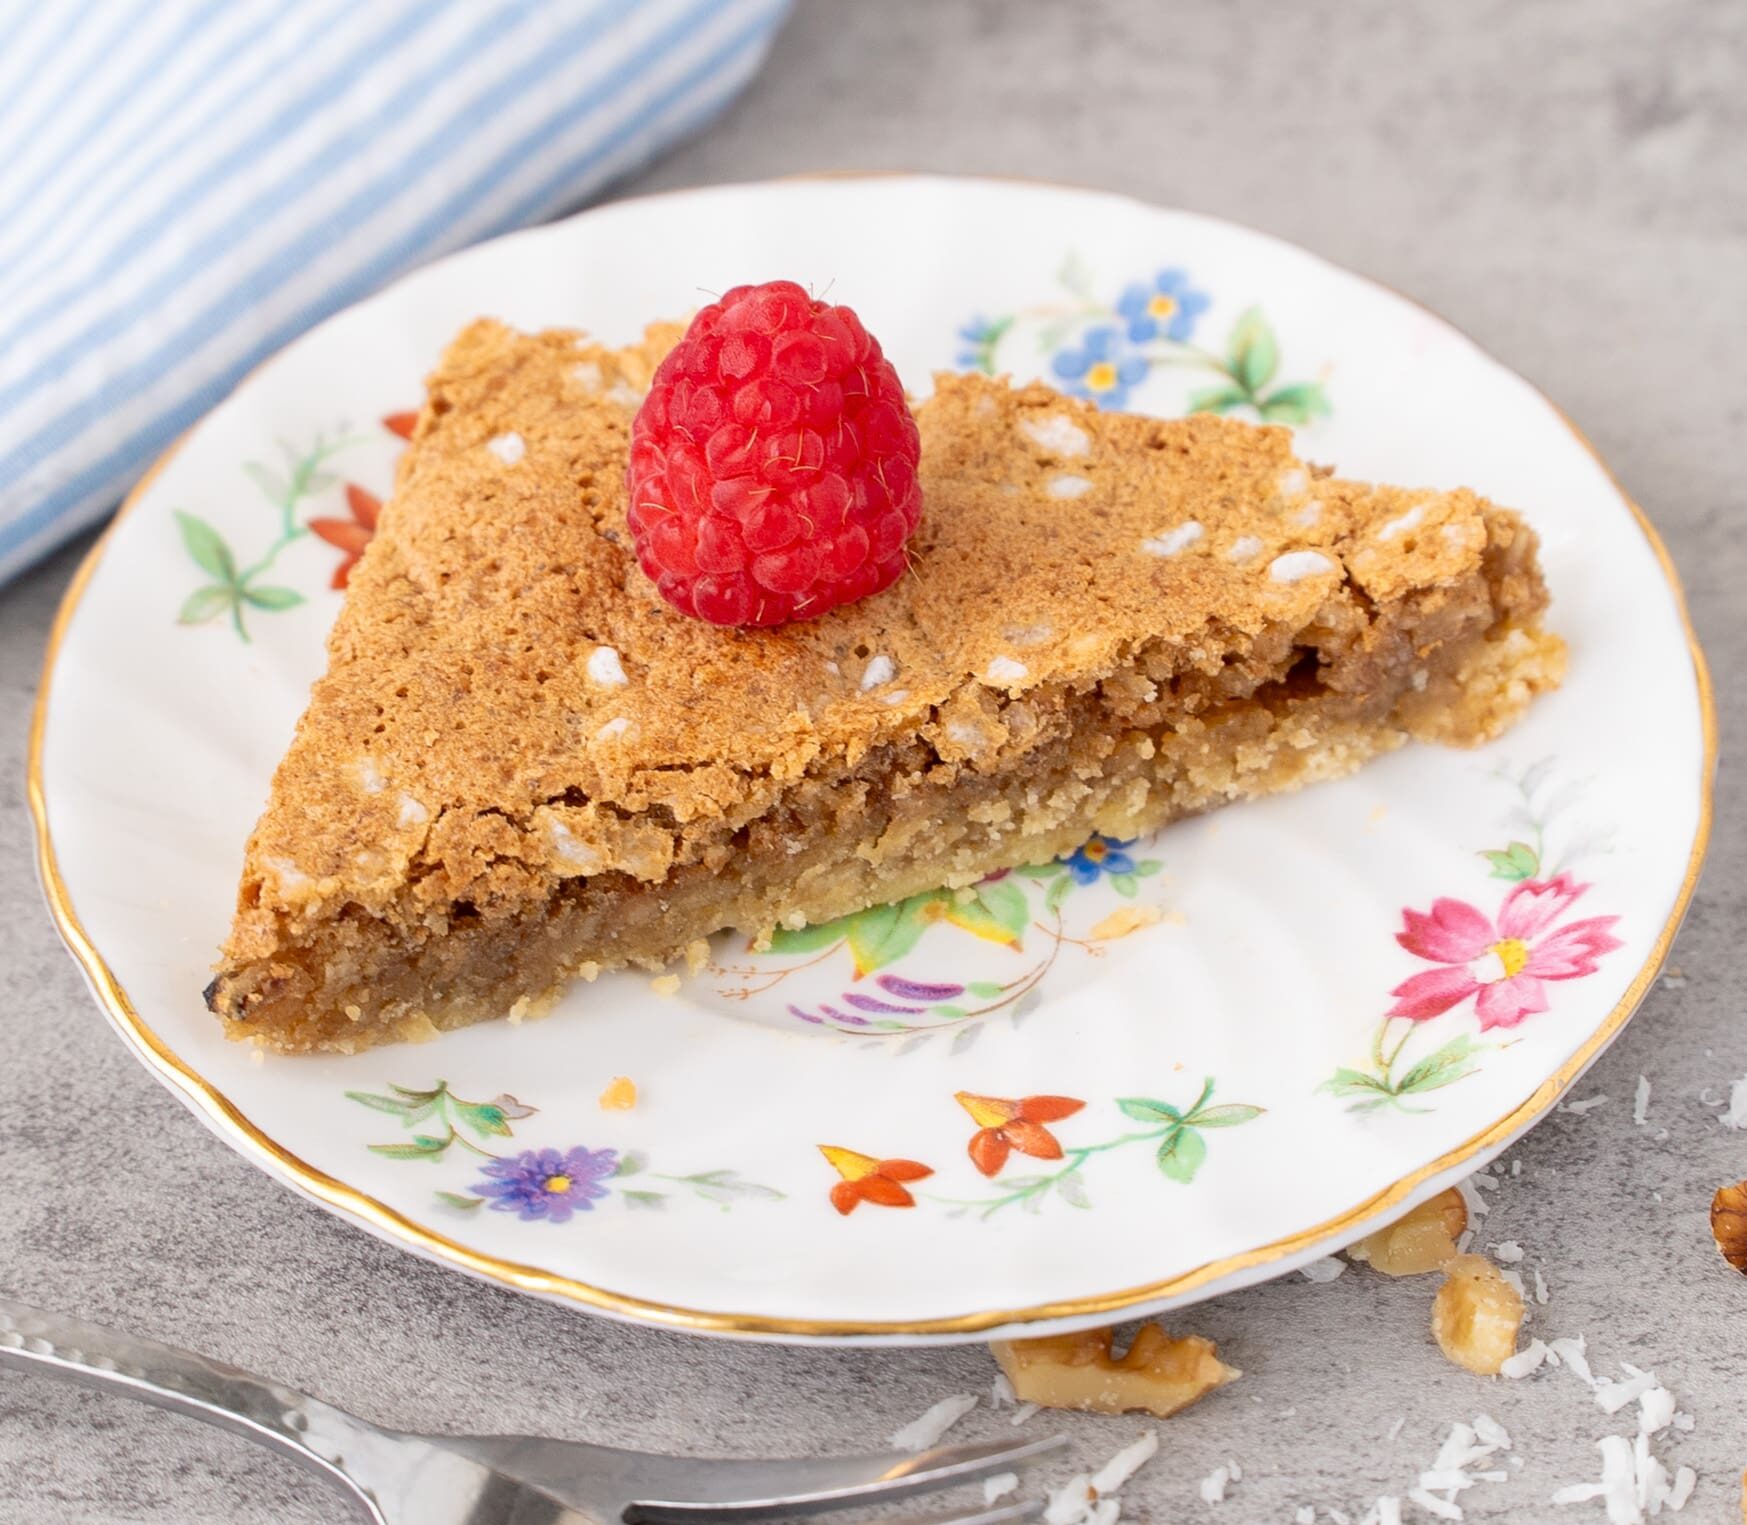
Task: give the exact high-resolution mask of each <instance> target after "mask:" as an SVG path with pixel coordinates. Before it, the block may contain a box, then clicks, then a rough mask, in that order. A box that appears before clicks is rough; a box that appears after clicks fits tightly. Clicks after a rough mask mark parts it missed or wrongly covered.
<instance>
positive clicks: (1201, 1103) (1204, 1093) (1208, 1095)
mask: <svg viewBox="0 0 1747 1525" xmlns="http://www.w3.org/2000/svg"><path fill="white" fill-rule="evenodd" d="M1212 1100H1213V1077H1212V1076H1211V1075H1209V1076H1208V1077H1207V1078H1206V1079H1205V1080H1203V1081H1202V1082H1201V1094H1200V1095H1199V1096H1197V1097H1196V1098H1195V1100H1194V1102H1193V1103H1192V1104H1191V1105H1190V1107H1189V1110H1188V1111H1187V1112H1186V1113H1184V1116H1185V1117H1194V1116H1196V1115H1197V1114H1198V1113H1199V1112H1200V1111H1201V1109H1202V1108H1203V1107H1205V1106H1206V1105H1207V1103H1208V1102H1210V1101H1212Z"/></svg>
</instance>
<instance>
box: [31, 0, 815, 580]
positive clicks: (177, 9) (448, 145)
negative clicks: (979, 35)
mask: <svg viewBox="0 0 1747 1525" xmlns="http://www.w3.org/2000/svg"><path fill="white" fill-rule="evenodd" d="M787 4H788V0H367V3H366V0H294V3H287V0H55V3H53V4H50V3H47V0H0V581H3V580H4V579H5V578H7V577H10V576H11V575H12V574H13V573H15V572H17V571H18V570H19V569H20V568H21V567H23V566H25V565H26V564H28V563H29V562H30V561H32V560H33V559H34V558H36V557H38V556H40V555H42V554H43V553H44V552H46V551H48V550H49V549H50V548H51V547H53V546H55V545H56V544H58V543H59V542H61V541H62V540H64V539H66V538H67V537H68V536H70V535H72V534H73V533H74V532H75V531H76V530H78V529H81V528H83V527H84V526H86V525H89V524H91V523H94V522H95V521H96V520H98V519H100V518H102V517H103V516H104V515H105V514H106V513H107V512H109V510H110V509H112V508H113V507H114V505H115V503H116V502H117V500H118V499H119V498H120V497H121V496H122V494H123V493H124V492H125V491H126V489H127V488H128V486H129V485H130V483H131V482H132V481H133V480H134V479H135V478H136V477H137V476H138V475H139V474H140V472H141V471H143V470H144V468H145V467H146V466H147V465H149V464H150V462H151V461H152V460H153V459H155V458H156V457H157V456H158V455H159V454H160V453H161V452H162V451H163V450H164V449H165V447H166V446H168V445H169V443H170V442H171V441H172V440H174V439H175V437H176V436H177V435H178V434H179V433H181V432H182V431H183V430H184V429H186V428H187V427H188V426H189V425H190V424H191V423H193V422H194V421H195V420H196V419H198V418H199V417H200V416H201V415H202V414H203V413H205V412H206V411H207V410H208V409H210V408H211V407H212V406H213V405H214V404H215V403H217V402H218V401H219V400H220V399H222V398H223V397H224V396H225V394H226V393H227V392H228V391H229V390H230V389H231V388H232V387H233V386H234V385H235V384H236V383H237V381H238V380H239V378H241V377H242V376H243V375H244V374H246V373H247V372H248V371H249V370H250V369H251V368H252V367H253V366H255V365H256V364H257V363H258V362H260V361H261V360H262V359H264V358H265V357H266V356H267V355H269V354H271V353H272V352H273V351H274V350H276V349H278V348H279V347H280V346H282V345H284V344H285V343H286V342H287V341H288V340H290V339H292V338H295V337H296V336H297V335H298V334H299V333H301V332H303V330H304V329H306V328H308V327H309V326H310V325H311V324H313V323H316V322H317V321H319V320H320V319H322V318H324V317H326V316H327V315H328V314H329V313H331V312H333V311H335V310H336V309H337V308H340V307H343V306H345V305H346V304H348V303H351V302H355V301H357V300H358V299H359V298H361V297H364V296H366V295H368V294H369V293H370V292H372V291H374V290H375V289H376V288H377V287H379V286H381V285H383V284H384V283H385V282H387V281H390V280H392V279H393V278H394V277H395V276H397V275H399V274H400V273H401V272H402V271H404V270H407V269H409V268H411V267H412V266H414V265H417V264H419V263H421V262H423V261H425V260H428V259H430V258H431V257H432V256H434V255H438V254H442V253H445V252H447V251H448V250H451V249H456V248H459V247H461V246H462V245H464V244H469V243H474V242H476V241H477V240H479V239H482V238H489V237H491V236H492V235H494V234H497V233H503V232H507V231H509V230H510V229H512V228H516V227H519V226H521V225H523V224H526V223H531V222H538V221H540V220H541V219H543V218H547V217H551V216H553V215H555V214H556V213H559V212H562V211H564V210H566V209H568V208H570V207H574V206H576V205H577V204H578V203H579V202H581V201H583V200H584V199H586V198H587V197H588V196H589V195H590V194H591V193H592V192H595V191H597V190H599V189H600V188H601V187H602V186H603V185H605V184H607V183H608V182H609V181H611V180H613V179H615V178H617V177H619V176H622V175H624V174H626V173H627V172H629V171H631V170H633V169H635V168H637V167H638V166H639V165H641V164H642V163H644V162H645V161H646V160H648V159H649V158H650V157H651V156H652V155H653V154H655V153H657V152H658V151H659V150H660V149H662V148H663V147H665V146H666V145H668V144H670V143H671V142H673V141H674V140H675V139H676V138H678V137H680V136H682V135H683V134H685V133H687V132H690V131H692V130H693V129H695V128H696V127H698V126H700V125H701V124H702V123H703V122H705V121H706V120H708V119H709V118H710V117H711V116H712V115H713V114H714V113H715V112H717V111H718V110H720V109H721V108H722V107H723V106H724V105H726V104H727V102H728V100H729V99H730V98H731V97H732V96H733V95H734V94H735V93H736V92H737V91H738V90H739V89H740V87H741V86H742V85H744V84H745V82H746V81H747V79H748V78H749V77H750V76H751V74H752V73H753V72H754V70H756V69H757V67H758V65H759V64H760V62H761V61H762V60H763V57H764V54H765V52H766V50H767V48H768V47H769V44H770V41H771V38H772V36H773V35H774V33H775V31H776V29H777V28H778V26H779V25H780V24H781V22H782V19H783V16H784V13H785V11H786V9H787Z"/></svg>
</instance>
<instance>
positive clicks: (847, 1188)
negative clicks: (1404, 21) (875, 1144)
mask: <svg viewBox="0 0 1747 1525" xmlns="http://www.w3.org/2000/svg"><path fill="white" fill-rule="evenodd" d="M819 1153H820V1154H822V1155H824V1156H825V1158H826V1159H827V1160H829V1161H830V1163H831V1168H832V1169H833V1170H835V1171H836V1172H837V1173H838V1175H840V1176H842V1177H843V1179H842V1180H841V1181H839V1182H838V1183H837V1184H836V1185H835V1186H833V1187H832V1188H831V1205H832V1206H833V1207H835V1208H836V1209H837V1211H838V1212H840V1213H842V1214H843V1215H844V1216H845V1217H847V1216H848V1215H849V1214H850V1213H852V1212H854V1211H855V1209H856V1208H857V1207H858V1206H860V1205H861V1204H862V1203H863V1202H872V1203H873V1204H874V1206H876V1207H914V1206H915V1205H916V1199H915V1198H914V1197H913V1196H911V1195H910V1192H909V1190H908V1188H906V1187H905V1185H904V1182H906V1181H920V1180H922V1179H923V1178H924V1177H926V1176H931V1175H933V1174H934V1171H933V1170H932V1168H930V1167H929V1166H927V1165H919V1164H917V1163H916V1161H915V1160H879V1159H875V1158H874V1157H873V1156H872V1155H871V1154H857V1153H856V1152H855V1150H853V1149H839V1148H838V1147H837V1146H836V1145H835V1144H821V1145H819Z"/></svg>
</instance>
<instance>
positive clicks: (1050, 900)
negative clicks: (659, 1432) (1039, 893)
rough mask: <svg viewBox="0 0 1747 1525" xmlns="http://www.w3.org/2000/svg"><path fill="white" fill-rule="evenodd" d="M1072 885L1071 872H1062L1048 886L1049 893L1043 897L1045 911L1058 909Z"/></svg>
mask: <svg viewBox="0 0 1747 1525" xmlns="http://www.w3.org/2000/svg"><path fill="white" fill-rule="evenodd" d="M1073 887H1074V877H1073V875H1072V874H1063V875H1062V876H1061V878H1059V879H1057V880H1056V881H1055V882H1054V883H1052V884H1051V885H1050V887H1049V893H1048V894H1047V895H1045V896H1044V897H1043V908H1044V909H1045V910H1046V911H1060V910H1061V908H1062V902H1063V901H1064V900H1066V899H1067V898H1068V891H1069V890H1071V889H1072V888H1073Z"/></svg>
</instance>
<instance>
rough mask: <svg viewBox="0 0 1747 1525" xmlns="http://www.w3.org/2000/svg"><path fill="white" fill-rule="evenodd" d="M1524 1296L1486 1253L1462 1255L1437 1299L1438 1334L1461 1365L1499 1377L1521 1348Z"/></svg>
mask: <svg viewBox="0 0 1747 1525" xmlns="http://www.w3.org/2000/svg"><path fill="white" fill-rule="evenodd" d="M1522 1325H1523V1300H1522V1297H1521V1295H1520V1294H1519V1293H1518V1292H1517V1290H1516V1288H1515V1287H1513V1286H1511V1284H1510V1283H1509V1282H1507V1281H1506V1280H1505V1279H1504V1278H1503V1277H1502V1276H1500V1275H1499V1274H1498V1267H1497V1266H1495V1265H1493V1263H1492V1262H1491V1261H1490V1260H1488V1259H1487V1258H1486V1257H1485V1256H1484V1255H1457V1256H1455V1257H1454V1258H1453V1259H1451V1260H1450V1262H1449V1263H1448V1264H1447V1265H1445V1267H1444V1284H1443V1286H1441V1287H1439V1288H1438V1295H1437V1297H1436V1298H1435V1299H1433V1302H1432V1336H1433V1338H1435V1339H1436V1340H1437V1342H1438V1348H1439V1349H1440V1350H1441V1351H1443V1353H1444V1354H1445V1355H1446V1356H1448V1357H1449V1359H1450V1360H1452V1361H1454V1362H1455V1363H1456V1365H1458V1366H1461V1367H1465V1368H1466V1369H1467V1370H1469V1371H1472V1372H1478V1373H1479V1374H1480V1375H1481V1376H1483V1377H1495V1376H1497V1375H1498V1369H1499V1367H1501V1366H1503V1365H1504V1363H1505V1362H1506V1361H1507V1360H1509V1359H1510V1357H1511V1356H1512V1355H1514V1354H1515V1353H1516V1337H1517V1331H1518V1330H1519V1329H1521V1328H1522Z"/></svg>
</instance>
